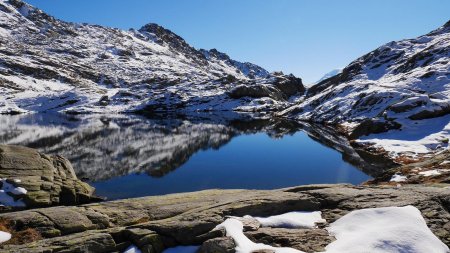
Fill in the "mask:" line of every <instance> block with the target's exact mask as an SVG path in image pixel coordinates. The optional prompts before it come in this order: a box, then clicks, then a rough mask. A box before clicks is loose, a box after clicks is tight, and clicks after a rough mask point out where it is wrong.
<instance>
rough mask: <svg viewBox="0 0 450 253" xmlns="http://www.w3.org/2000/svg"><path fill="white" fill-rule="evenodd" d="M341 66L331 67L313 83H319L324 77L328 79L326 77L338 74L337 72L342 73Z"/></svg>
mask: <svg viewBox="0 0 450 253" xmlns="http://www.w3.org/2000/svg"><path fill="white" fill-rule="evenodd" d="M342 70H343V69H342V68H340V69H333V70H331V71H330V72H328V73H326V74H325V75H323V76H322V77H321V78H320V79H319V80H318V81H317V82H315V83H314V84H318V83H320V82H322V81H323V80H325V79H328V78H331V77H333V76H335V75H338V74H340V73H342Z"/></svg>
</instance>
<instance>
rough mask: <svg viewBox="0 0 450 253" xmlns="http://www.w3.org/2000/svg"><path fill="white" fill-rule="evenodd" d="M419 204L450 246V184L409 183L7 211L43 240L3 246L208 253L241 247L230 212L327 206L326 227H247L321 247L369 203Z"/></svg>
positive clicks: (263, 236)
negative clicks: (188, 248) (336, 225)
mask: <svg viewBox="0 0 450 253" xmlns="http://www.w3.org/2000/svg"><path fill="white" fill-rule="evenodd" d="M406 205H412V206H414V207H416V208H418V209H419V210H420V211H421V213H422V215H423V217H424V219H425V221H426V223H427V225H428V227H429V228H430V229H431V231H433V233H434V234H435V235H436V236H437V237H438V238H439V239H440V240H442V242H444V243H445V244H446V245H450V213H449V210H450V189H449V188H443V187H427V186H421V185H408V186H404V187H399V188H397V187H391V186H352V185H345V184H338V185H307V186H299V187H293V188H286V189H279V190H206V191H200V192H193V193H181V194H171V195H165V196H155V197H143V198H136V199H126V200H118V201H111V202H101V203H94V204H87V205H81V206H58V207H49V208H43V209H32V210H25V211H19V212H13V213H5V214H1V215H0V219H1V220H3V221H7V224H9V225H8V229H9V230H10V231H11V232H12V234H13V235H14V234H17V233H20V232H21V231H23V230H25V229H31V230H33V231H36V232H37V233H38V234H39V235H40V237H39V240H37V241H28V242H27V241H22V242H20V243H18V244H14V243H10V244H6V245H5V244H4V245H2V246H1V249H2V252H122V251H123V250H124V249H126V248H127V247H129V246H130V245H132V244H134V245H136V246H137V247H139V248H140V249H141V250H142V252H162V251H163V250H164V249H165V248H170V247H174V246H179V245H198V246H201V247H200V251H201V252H234V247H235V245H234V242H233V240H232V239H231V238H229V237H226V235H225V233H224V231H221V230H215V231H214V230H213V229H214V228H215V227H216V226H217V225H218V224H220V223H222V222H223V221H224V220H225V219H226V217H229V216H244V215H252V216H264V217H265V216H270V215H277V214H283V213H286V212H292V211H321V212H322V217H323V218H324V219H326V224H323V225H320V226H319V227H318V228H311V229H283V228H270V227H261V226H260V224H258V223H256V224H253V225H251V224H249V225H246V226H245V234H246V235H247V236H248V237H249V238H251V239H252V240H254V241H255V242H258V243H266V244H269V245H272V246H283V247H292V248H295V249H298V250H303V251H306V252H314V251H322V250H323V249H324V247H325V246H326V245H327V244H328V243H330V242H332V241H334V240H335V239H334V238H333V237H332V236H330V235H329V234H328V233H327V231H326V230H324V226H326V225H327V224H329V223H331V222H333V221H335V220H337V219H339V218H340V217H342V216H343V215H345V214H347V213H349V212H351V211H353V210H358V209H362V208H376V207H390V206H406Z"/></svg>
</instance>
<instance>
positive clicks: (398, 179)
mask: <svg viewBox="0 0 450 253" xmlns="http://www.w3.org/2000/svg"><path fill="white" fill-rule="evenodd" d="M406 179H408V178H407V177H406V176H403V175H400V174H395V175H393V176H392V178H391V180H390V181H391V182H404V181H406Z"/></svg>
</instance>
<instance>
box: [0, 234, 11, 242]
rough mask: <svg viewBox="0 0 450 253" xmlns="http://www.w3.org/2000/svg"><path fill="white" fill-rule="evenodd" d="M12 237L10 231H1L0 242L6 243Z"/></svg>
mask: <svg viewBox="0 0 450 253" xmlns="http://www.w3.org/2000/svg"><path fill="white" fill-rule="evenodd" d="M10 239H11V234H10V233H8V232H4V231H0V243H4V242H6V241H9V240H10Z"/></svg>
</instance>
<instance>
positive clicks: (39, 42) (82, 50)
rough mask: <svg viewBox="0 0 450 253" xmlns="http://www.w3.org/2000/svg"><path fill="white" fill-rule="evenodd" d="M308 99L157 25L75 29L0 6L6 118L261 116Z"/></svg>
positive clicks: (1, 100) (288, 80) (29, 10)
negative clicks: (24, 115) (52, 115)
mask: <svg viewBox="0 0 450 253" xmlns="http://www.w3.org/2000/svg"><path fill="white" fill-rule="evenodd" d="M292 85H294V86H295V87H294V86H293V88H294V90H295V92H294V93H293V92H292V87H291V86H292ZM286 86H287V87H286ZM286 89H287V90H286ZM303 91H304V87H303V85H302V83H301V80H300V79H298V78H295V77H292V76H285V75H281V76H280V75H271V74H269V73H268V72H267V71H266V70H265V69H263V68H262V67H259V66H257V65H255V64H251V63H243V62H239V61H236V60H233V59H230V57H229V56H227V55H226V54H224V53H220V52H219V51H217V50H215V49H213V50H209V51H206V50H197V49H195V48H193V47H192V46H190V45H189V44H188V43H187V42H186V41H185V40H184V39H183V38H181V37H180V36H178V35H176V34H175V33H173V32H171V31H170V30H168V29H165V28H164V27H161V26H159V25H157V24H147V25H145V26H143V27H142V28H140V29H139V30H134V29H130V30H129V31H123V30H119V29H115V28H108V27H102V26H98V25H89V24H76V23H69V22H64V21H61V20H58V19H55V18H53V17H51V16H49V15H47V14H46V13H44V12H42V11H41V10H39V9H37V8H34V7H32V6H30V5H28V4H26V3H24V2H22V1H19V0H0V95H1V96H0V113H21V112H27V111H31V112H46V111H60V112H66V113H92V112H97V113H104V112H132V111H134V112H136V111H143V112H145V113H154V112H168V111H177V112H193V111H199V110H200V111H232V110H235V111H236V110H237V111H246V112H248V111H250V112H255V111H268V110H275V109H277V108H283V107H285V106H287V105H288V104H289V103H290V97H291V96H294V95H301V94H302V92H303ZM230 94H233V95H232V96H230Z"/></svg>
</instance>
